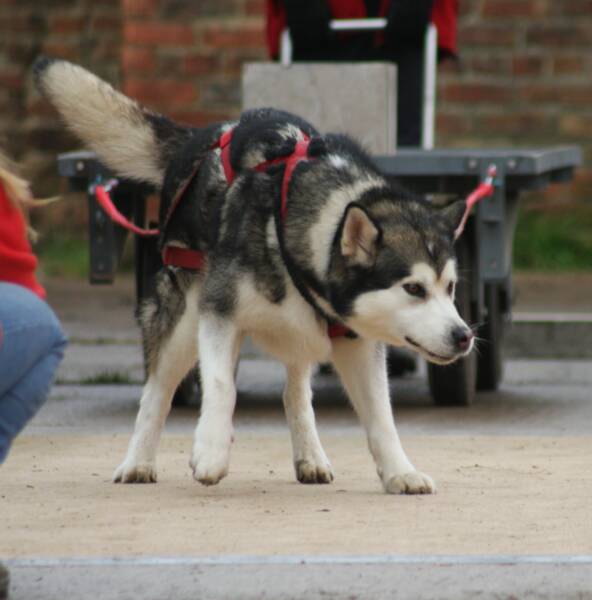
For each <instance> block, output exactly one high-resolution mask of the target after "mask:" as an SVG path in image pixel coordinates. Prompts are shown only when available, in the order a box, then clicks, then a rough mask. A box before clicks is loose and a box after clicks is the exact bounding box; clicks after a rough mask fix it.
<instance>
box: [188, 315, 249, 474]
mask: <svg viewBox="0 0 592 600" xmlns="http://www.w3.org/2000/svg"><path fill="white" fill-rule="evenodd" d="M241 341H242V335H241V333H240V332H239V331H238V329H237V327H236V325H235V324H234V322H233V321H232V319H228V318H224V317H221V316H219V315H217V314H215V313H211V312H208V313H205V314H202V315H201V316H200V321H199V335H198V344H199V348H200V364H199V368H200V374H201V385H202V399H201V414H200V417H199V421H198V424H197V427H196V429H195V438H194V442H193V451H192V454H191V460H190V461H189V464H190V466H191V468H192V469H193V476H194V477H195V479H197V481H199V482H200V483H203V484H204V485H214V484H216V483H218V482H219V481H220V479H222V478H223V477H225V476H226V475H227V474H228V465H229V461H230V446H231V444H232V435H233V428H232V415H233V412H234V406H235V403H236V385H235V381H234V372H235V365H236V361H237V359H238V353H239V350H240V344H241Z"/></svg>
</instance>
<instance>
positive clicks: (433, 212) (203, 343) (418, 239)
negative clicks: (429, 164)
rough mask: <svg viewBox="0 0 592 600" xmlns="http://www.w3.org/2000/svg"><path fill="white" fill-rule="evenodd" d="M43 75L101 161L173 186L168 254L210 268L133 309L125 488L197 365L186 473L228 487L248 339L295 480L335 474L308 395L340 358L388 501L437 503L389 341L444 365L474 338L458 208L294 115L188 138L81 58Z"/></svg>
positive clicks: (166, 219)
mask: <svg viewBox="0 0 592 600" xmlns="http://www.w3.org/2000/svg"><path fill="white" fill-rule="evenodd" d="M34 72H35V78H36V82H37V86H38V88H39V90H40V91H41V92H42V94H43V95H44V96H45V97H46V98H47V99H48V100H49V101H50V102H51V103H52V104H53V105H54V106H55V107H56V108H57V110H58V112H59V113H60V115H61V117H62V118H63V120H64V121H65V123H66V125H67V126H68V127H69V128H70V129H71V130H72V131H73V132H74V133H76V134H77V135H78V136H79V137H80V138H81V139H82V141H83V142H84V143H85V144H86V145H87V146H89V147H90V148H91V149H92V150H94V151H95V152H96V153H97V155H98V156H99V158H100V159H101V161H102V162H103V163H104V164H106V165H107V166H108V167H109V168H110V169H112V170H113V171H114V172H115V173H117V174H118V175H120V176H122V177H126V178H129V179H132V180H136V181H139V182H148V183H149V184H152V185H153V186H155V187H156V188H158V189H160V190H161V198H162V199H161V208H160V216H161V219H160V222H161V231H160V240H159V241H160V247H161V248H163V249H167V250H174V251H180V252H193V253H195V255H197V256H200V257H202V258H203V264H201V265H200V267H199V268H186V267H184V266H175V265H174V264H168V265H165V266H164V267H163V269H161V270H160V272H159V273H158V275H157V277H156V284H155V292H154V294H153V296H152V297H151V298H150V299H148V300H147V301H145V302H144V304H143V305H142V306H141V308H140V310H139V322H140V325H141V329H142V337H143V346H144V352H145V359H146V365H147V381H146V384H145V386H144V388H143V392H142V397H141V401H140V408H139V411H138V416H137V420H136V424H135V430H134V433H133V436H132V438H131V441H130V443H129V448H128V451H127V455H126V457H125V459H124V461H123V462H122V463H121V465H120V466H119V467H118V468H117V469H116V471H115V474H114V477H113V480H114V481H115V482H123V483H145V482H155V481H156V478H157V473H156V450H157V445H158V442H159V438H160V435H161V431H162V429H163V426H164V423H165V419H166V417H167V414H168V412H169V410H170V406H171V398H172V396H173V393H174V391H175V389H176V387H177V385H178V384H179V383H180V382H181V381H182V379H183V378H184V376H185V375H186V374H187V373H188V372H189V370H190V369H192V368H193V367H194V366H195V365H196V363H198V362H199V370H200V375H201V382H202V405H201V414H200V418H199V421H198V423H197V427H196V430H195V436H194V441H193V449H192V454H191V459H190V466H191V469H192V470H193V476H194V478H195V479H196V480H197V481H199V482H201V483H202V484H205V485H213V484H216V483H218V482H219V481H220V480H221V479H222V478H223V477H225V476H226V475H227V473H228V468H229V459H230V449H231V444H232V440H233V424H232V418H233V411H234V407H235V400H236V387H235V378H234V374H235V368H236V364H237V360H238V356H239V349H240V346H241V342H242V340H243V337H244V336H245V335H249V336H251V337H252V339H253V340H254V341H255V343H257V344H258V345H260V346H261V347H263V349H264V350H266V351H267V352H269V353H270V354H271V355H272V356H274V357H275V358H277V359H279V360H280V361H281V362H283V363H284V365H285V367H286V371H287V378H286V385H285V389H284V392H283V403H284V407H285V412H286V416H287V421H288V424H289V427H290V432H291V439H292V446H293V461H294V468H295V473H296V477H297V479H298V481H300V482H302V483H329V482H331V481H332V480H333V471H332V468H331V464H330V462H329V459H328V458H327V455H326V454H325V451H324V449H323V447H322V446H321V442H320V440H319V436H318V433H317V429H316V425H315V417H314V412H313V406H312V391H311V374H312V372H313V369H314V367H315V365H316V364H317V363H319V362H331V363H332V364H333V366H334V369H335V371H336V372H337V373H338V375H339V377H340V378H341V381H342V383H343V385H344V387H345V389H346V391H347V392H348V395H349V398H350V399H351V402H352V404H353V406H354V408H355V410H356V412H357V414H358V416H359V418H360V420H361V423H362V425H363V426H364V428H365V430H366V434H367V439H368V446H369V449H370V452H371V454H372V456H373V458H374V461H375V463H376V469H377V472H378V476H379V478H380V480H381V482H382V485H383V487H384V490H385V491H386V492H388V493H393V494H400V493H408V494H424V493H433V492H435V490H436V488H435V485H434V482H433V481H432V479H431V478H430V477H429V476H428V475H426V474H424V473H422V472H420V471H418V470H416V468H415V467H414V466H413V464H412V463H411V461H410V460H409V458H408V457H407V455H406V454H405V452H404V450H403V447H402V445H401V442H400V440H399V437H398V434H397V429H396V427H395V422H394V418H393V414H392V410H391V404H390V398H389V384H388V379H387V369H386V359H385V346H386V345H389V344H391V345H395V346H404V347H407V348H409V349H411V350H413V351H415V352H417V353H419V354H420V355H422V356H423V357H424V358H426V359H427V360H428V361H431V362H433V363H437V364H442V365H443V364H448V363H452V362H453V361H455V360H457V359H459V358H460V357H462V356H465V355H467V354H468V353H469V352H470V351H471V349H472V347H473V343H474V338H473V333H472V330H471V328H470V327H469V326H468V325H467V324H466V323H465V322H464V321H463V320H462V319H461V317H460V316H459V314H458V312H457V309H456V308H455V304H454V292H455V285H456V281H457V270H456V259H455V252H454V246H453V244H454V233H453V232H454V231H455V229H456V227H457V226H458V224H459V222H460V220H461V217H462V215H463V212H464V203H463V202H462V201H458V202H456V203H453V204H451V205H449V206H448V207H446V208H443V209H436V208H434V207H433V206H431V205H430V204H429V203H428V202H427V201H426V200H425V199H423V198H421V197H416V196H414V195H411V194H410V193H408V192H406V191H405V190H403V189H402V188H401V187H400V186H398V185H397V184H396V183H395V182H393V181H392V180H390V179H389V178H387V177H386V176H385V175H383V174H382V173H381V172H380V171H379V170H378V169H377V167H376V166H375V165H374V163H373V161H372V159H371V158H370V157H369V155H368V154H367V153H366V152H365V151H364V150H363V149H362V148H361V147H360V146H359V145H358V144H357V143H356V142H355V141H353V140H351V139H350V138H348V137H347V136H345V135H340V134H325V135H321V134H320V133H319V132H318V131H316V130H315V129H314V127H313V126H312V125H310V124H309V123H307V122H306V121H304V120H303V119H300V118H299V117H297V116H294V115H291V114H288V113H285V112H282V111H278V110H274V109H268V108H265V109H256V110H251V111H247V112H245V113H243V114H242V115H241V117H240V118H239V119H238V120H236V121H229V122H225V123H218V124H214V125H210V126H208V127H205V128H193V127H185V126H182V125H179V124H176V123H174V122H172V121H171V120H169V119H167V118H165V117H164V116H162V115H159V114H157V113H154V112H152V111H150V110H148V109H146V108H144V107H142V106H140V105H139V104H138V103H136V102H135V101H133V100H132V99H130V98H128V97H126V96H124V95H123V94H121V93H119V92H117V91H116V90H114V89H113V88H112V87H111V86H110V85H109V84H108V83H106V82H104V81H102V80H100V79H99V78H97V77H95V76H94V75H93V74H91V73H90V72H88V71H86V70H85V69H83V68H81V67H80V66H77V65H74V64H72V63H69V62H66V61H63V60H58V59H49V58H41V59H38V61H37V62H36V64H35V67H34ZM229 134H232V137H231V141H230V143H228V144H227V145H224V144H223V143H221V142H220V140H221V139H222V138H223V137H224V136H228V135H229ZM296 155H297V156H296ZM294 156H296V158H294ZM288 171H289V174H288ZM335 328H337V330H338V334H337V335H333V334H332V333H331V332H332V331H334V330H335Z"/></svg>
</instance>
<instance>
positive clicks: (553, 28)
mask: <svg viewBox="0 0 592 600" xmlns="http://www.w3.org/2000/svg"><path fill="white" fill-rule="evenodd" d="M526 43H527V44H528V45H529V46H532V45H540V46H544V47H545V48H549V49H554V48H557V47H559V48H564V47H566V46H568V47H570V46H571V47H573V46H588V45H590V44H592V27H588V28H586V27H583V26H582V27H575V26H573V25H571V24H569V25H547V26H538V27H532V28H530V29H529V31H527V32H526Z"/></svg>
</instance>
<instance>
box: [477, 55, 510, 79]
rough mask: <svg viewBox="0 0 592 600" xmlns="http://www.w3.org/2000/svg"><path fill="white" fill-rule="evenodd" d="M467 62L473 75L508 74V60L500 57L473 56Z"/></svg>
mask: <svg viewBox="0 0 592 600" xmlns="http://www.w3.org/2000/svg"><path fill="white" fill-rule="evenodd" d="M467 62H468V66H469V68H470V70H471V71H472V72H473V73H476V74H478V75H505V74H508V73H509V72H510V59H509V58H507V57H502V56H475V57H473V58H471V59H470V60H469V61H467Z"/></svg>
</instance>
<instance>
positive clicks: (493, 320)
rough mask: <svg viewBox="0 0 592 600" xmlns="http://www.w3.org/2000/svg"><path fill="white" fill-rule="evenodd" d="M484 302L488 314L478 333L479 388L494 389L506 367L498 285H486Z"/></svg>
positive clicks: (502, 319)
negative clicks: (503, 353) (503, 354)
mask: <svg viewBox="0 0 592 600" xmlns="http://www.w3.org/2000/svg"><path fill="white" fill-rule="evenodd" d="M484 304H485V309H486V311H487V315H486V317H485V320H484V322H483V324H482V325H481V326H480V327H479V333H478V337H479V338H480V341H479V346H478V352H479V353H478V355H477V389H478V390H484V391H494V390H497V388H498V385H499V383H500V381H501V380H502V376H503V368H504V362H503V356H502V345H503V337H504V315H503V314H502V310H501V303H500V290H499V287H498V286H497V285H494V284H489V285H486V286H485V297H484Z"/></svg>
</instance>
